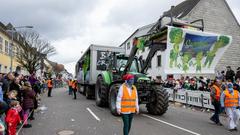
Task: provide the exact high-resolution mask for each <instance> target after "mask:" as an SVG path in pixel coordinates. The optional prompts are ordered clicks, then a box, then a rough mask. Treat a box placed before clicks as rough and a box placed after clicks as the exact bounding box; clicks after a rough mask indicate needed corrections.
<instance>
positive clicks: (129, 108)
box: [121, 84, 137, 113]
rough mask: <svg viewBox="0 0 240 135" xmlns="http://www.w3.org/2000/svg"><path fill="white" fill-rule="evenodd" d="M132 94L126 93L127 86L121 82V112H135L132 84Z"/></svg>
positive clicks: (134, 93) (134, 90)
mask: <svg viewBox="0 0 240 135" xmlns="http://www.w3.org/2000/svg"><path fill="white" fill-rule="evenodd" d="M132 87H133V90H132V94H131V96H130V95H129V93H128V88H127V86H126V84H123V96H122V101H121V112H122V113H128V112H131V113H135V112H136V98H137V95H136V91H137V89H136V87H135V86H132Z"/></svg>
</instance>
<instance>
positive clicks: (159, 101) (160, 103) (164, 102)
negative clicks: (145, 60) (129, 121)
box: [146, 86, 169, 115]
mask: <svg viewBox="0 0 240 135" xmlns="http://www.w3.org/2000/svg"><path fill="white" fill-rule="evenodd" d="M154 96H155V100H154V101H153V102H151V103H148V104H147V105H146V107H147V111H148V112H149V113H150V114H153V115H163V114H164V113H165V112H166V111H167V109H168V97H169V96H168V92H167V91H166V89H163V87H160V86H155V91H154Z"/></svg>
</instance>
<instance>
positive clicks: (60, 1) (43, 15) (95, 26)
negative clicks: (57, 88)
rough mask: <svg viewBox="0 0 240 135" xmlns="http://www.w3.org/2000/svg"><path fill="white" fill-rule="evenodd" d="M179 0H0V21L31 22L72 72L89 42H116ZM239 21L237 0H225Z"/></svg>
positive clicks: (56, 59) (150, 21)
mask: <svg viewBox="0 0 240 135" xmlns="http://www.w3.org/2000/svg"><path fill="white" fill-rule="evenodd" d="M182 1H183V0H151V1H149V0H38V1H37V0H1V4H0V17H1V19H0V21H1V22H3V23H4V24H7V23H8V22H11V23H12V24H13V25H14V26H22V25H32V26H34V30H36V31H38V32H39V33H40V35H41V36H42V37H43V38H45V39H46V40H48V41H50V42H51V44H52V45H53V46H55V47H56V49H57V54H56V55H54V56H52V57H50V60H53V61H56V62H58V63H62V64H64V65H65V68H66V69H67V70H68V71H69V72H71V73H73V72H74V67H75V63H76V61H77V60H78V59H79V58H80V57H81V52H84V51H85V50H86V48H87V47H88V46H89V45H90V44H101V45H111V46H118V45H120V44H121V43H122V42H123V41H124V40H125V39H126V38H127V37H129V36H130V35H131V34H132V33H133V32H134V31H135V30H136V29H137V28H138V27H141V26H143V25H147V24H150V23H153V22H155V21H156V20H157V19H158V18H159V16H160V15H162V13H163V12H164V11H166V10H168V9H169V8H170V7H171V5H177V4H178V3H180V2H182ZM228 3H229V4H230V7H231V9H232V10H233V12H234V14H235V16H236V17H237V18H238V20H239V22H240V1H239V0H228Z"/></svg>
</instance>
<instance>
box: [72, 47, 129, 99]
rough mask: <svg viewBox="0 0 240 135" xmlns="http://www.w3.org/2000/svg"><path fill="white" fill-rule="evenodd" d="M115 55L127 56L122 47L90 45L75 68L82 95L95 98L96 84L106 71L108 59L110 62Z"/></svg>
mask: <svg viewBox="0 0 240 135" xmlns="http://www.w3.org/2000/svg"><path fill="white" fill-rule="evenodd" d="M113 53H115V54H116V53H119V54H125V50H124V49H123V48H121V47H113V46H103V45H90V46H89V48H88V49H87V50H86V51H85V53H84V54H83V55H82V57H81V58H80V59H79V60H78V62H77V63H76V66H75V74H76V77H77V80H78V87H79V89H80V93H83V94H84V95H86V98H87V99H89V98H92V97H94V96H95V84H96V81H97V77H98V75H99V74H101V71H104V70H106V68H107V67H106V66H108V64H107V62H108V61H107V59H106V57H108V58H109V61H110V59H111V58H113V57H111V55H112V54H113Z"/></svg>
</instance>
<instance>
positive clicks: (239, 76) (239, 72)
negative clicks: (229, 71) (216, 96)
mask: <svg viewBox="0 0 240 135" xmlns="http://www.w3.org/2000/svg"><path fill="white" fill-rule="evenodd" d="M238 78H239V79H240V70H238V71H237V73H236V76H235V79H236V80H237V79H238Z"/></svg>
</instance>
